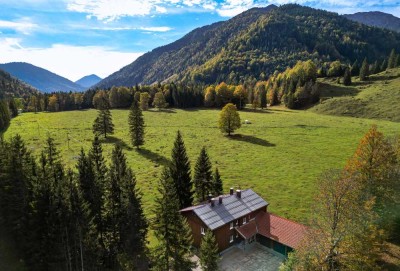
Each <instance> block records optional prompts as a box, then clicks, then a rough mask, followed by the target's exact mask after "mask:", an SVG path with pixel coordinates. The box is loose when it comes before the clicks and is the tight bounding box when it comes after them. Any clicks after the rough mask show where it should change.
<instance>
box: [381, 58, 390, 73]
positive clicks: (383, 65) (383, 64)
mask: <svg viewBox="0 0 400 271" xmlns="http://www.w3.org/2000/svg"><path fill="white" fill-rule="evenodd" d="M387 66H388V65H387V60H386V59H384V60H383V61H382V64H381V66H380V72H383V71H384V70H386V69H387Z"/></svg>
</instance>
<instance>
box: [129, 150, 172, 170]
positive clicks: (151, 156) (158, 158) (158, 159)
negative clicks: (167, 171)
mask: <svg viewBox="0 0 400 271" xmlns="http://www.w3.org/2000/svg"><path fill="white" fill-rule="evenodd" d="M137 153H138V154H140V155H141V156H143V157H144V158H146V159H148V160H151V161H152V162H153V163H157V164H161V165H163V166H168V165H169V163H170V161H169V160H168V159H167V158H165V157H164V156H162V155H160V154H158V153H156V152H153V151H151V150H148V149H138V150H137Z"/></svg>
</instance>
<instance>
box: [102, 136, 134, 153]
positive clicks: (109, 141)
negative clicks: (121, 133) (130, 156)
mask: <svg viewBox="0 0 400 271" xmlns="http://www.w3.org/2000/svg"><path fill="white" fill-rule="evenodd" d="M102 142H103V143H105V144H117V145H119V146H120V147H121V148H122V149H125V150H128V151H131V150H132V149H133V148H132V147H131V146H129V145H128V144H126V143H125V141H123V140H122V139H119V138H117V137H114V136H108V137H107V138H104V139H103V140H102Z"/></svg>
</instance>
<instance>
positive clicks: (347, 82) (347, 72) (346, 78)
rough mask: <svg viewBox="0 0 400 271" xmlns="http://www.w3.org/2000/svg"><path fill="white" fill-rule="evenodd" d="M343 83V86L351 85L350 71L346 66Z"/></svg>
mask: <svg viewBox="0 0 400 271" xmlns="http://www.w3.org/2000/svg"><path fill="white" fill-rule="evenodd" d="M343 85H345V86H350V85H351V73H350V70H349V68H347V69H346V70H345V72H344V76H343Z"/></svg>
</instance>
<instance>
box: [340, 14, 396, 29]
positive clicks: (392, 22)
mask: <svg viewBox="0 0 400 271" xmlns="http://www.w3.org/2000/svg"><path fill="white" fill-rule="evenodd" d="M343 16H345V17H346V18H348V19H350V20H353V21H356V22H359V23H362V24H366V25H369V26H376V27H381V28H386V29H389V30H394V31H397V32H400V18H397V17H396V16H393V15H392V14H388V13H384V12H380V11H371V12H357V13H354V14H345V15H343Z"/></svg>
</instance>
